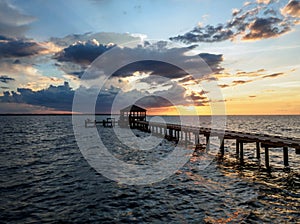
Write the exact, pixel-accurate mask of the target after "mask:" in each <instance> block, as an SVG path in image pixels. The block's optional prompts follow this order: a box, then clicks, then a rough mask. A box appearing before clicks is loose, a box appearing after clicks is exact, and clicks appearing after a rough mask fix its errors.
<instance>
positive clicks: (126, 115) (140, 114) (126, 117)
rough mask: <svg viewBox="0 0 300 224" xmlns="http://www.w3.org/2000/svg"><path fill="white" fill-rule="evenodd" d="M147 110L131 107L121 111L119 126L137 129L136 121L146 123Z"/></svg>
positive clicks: (135, 106)
mask: <svg viewBox="0 0 300 224" xmlns="http://www.w3.org/2000/svg"><path fill="white" fill-rule="evenodd" d="M146 113H147V110H146V109H144V108H142V107H139V106H137V105H129V106H128V107H125V108H123V109H122V110H120V120H119V125H120V126H121V127H128V126H129V127H130V128H135V127H136V123H135V121H146V116H147V114H146Z"/></svg>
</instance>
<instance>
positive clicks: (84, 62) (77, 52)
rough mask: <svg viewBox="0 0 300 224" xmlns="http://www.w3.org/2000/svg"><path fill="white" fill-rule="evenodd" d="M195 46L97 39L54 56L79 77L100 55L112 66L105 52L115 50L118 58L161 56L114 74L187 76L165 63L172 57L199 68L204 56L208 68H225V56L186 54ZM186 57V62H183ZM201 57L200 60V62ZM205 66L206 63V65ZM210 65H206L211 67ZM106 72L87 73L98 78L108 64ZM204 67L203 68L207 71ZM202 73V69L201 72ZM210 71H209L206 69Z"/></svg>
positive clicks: (91, 77)
mask: <svg viewBox="0 0 300 224" xmlns="http://www.w3.org/2000/svg"><path fill="white" fill-rule="evenodd" d="M194 47H195V46H190V47H185V48H167V42H165V41H159V42H157V43H153V44H150V43H147V42H146V43H145V44H144V46H141V45H139V46H137V47H135V48H129V47H119V46H116V45H102V44H99V43H98V42H96V41H95V40H92V41H88V42H79V43H76V44H73V45H70V46H69V47H67V48H65V49H63V50H62V51H60V52H58V53H57V54H56V55H55V56H54V59H56V60H57V61H58V63H56V65H57V66H59V67H60V68H61V69H62V70H63V71H64V72H66V73H67V74H71V75H74V76H77V77H82V75H83V73H84V71H85V69H86V68H87V67H88V65H90V64H91V63H92V62H93V61H94V60H95V59H96V58H97V57H98V56H101V60H102V61H104V62H105V63H107V64H108V67H109V65H110V64H111V63H114V62H113V61H106V56H105V54H103V53H105V52H107V51H109V50H112V49H113V53H114V54H116V60H119V61H120V60H125V59H126V58H127V57H129V58H130V57H131V56H133V57H135V58H158V60H139V61H136V62H133V63H131V64H127V65H125V66H123V67H121V68H120V69H118V70H117V71H115V72H114V73H113V74H112V77H129V76H132V75H133V73H134V72H137V71H138V72H145V73H150V74H151V75H159V76H164V77H166V78H169V79H178V78H183V77H185V76H187V75H188V74H187V73H186V72H185V71H183V70H182V69H180V68H178V67H176V66H175V65H171V64H168V63H166V62H163V61H164V60H168V58H172V59H174V60H176V58H178V60H180V63H184V64H185V65H186V66H187V67H189V68H191V69H194V68H198V70H199V67H200V66H201V65H199V60H200V58H202V59H203V60H204V61H205V62H206V63H207V65H208V66H207V68H208V67H210V69H211V70H212V71H213V72H217V71H220V70H222V69H223V68H222V67H221V66H220V64H221V62H222V61H223V57H222V55H217V54H209V53H202V54H199V55H194V56H187V55H185V53H186V52H188V51H190V50H192V49H193V48H194ZM182 60H184V61H182ZM197 60H198V61H197ZM202 66H204V64H203V65H202ZM207 68H205V69H206V70H207ZM101 69H102V70H101V71H102V73H101V72H99V71H100V70H99V69H98V73H97V74H92V73H89V74H88V75H86V76H84V78H85V79H95V78H97V77H99V75H101V74H102V75H103V74H106V75H108V73H109V72H108V71H106V68H105V66H103V68H101ZM205 69H204V68H203V70H205ZM198 72H199V73H201V71H198ZM206 72H207V71H206Z"/></svg>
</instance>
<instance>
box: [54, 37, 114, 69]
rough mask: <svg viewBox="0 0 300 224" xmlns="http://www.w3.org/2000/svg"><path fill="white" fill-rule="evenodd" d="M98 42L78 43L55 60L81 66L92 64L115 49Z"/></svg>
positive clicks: (59, 53) (58, 55)
mask: <svg viewBox="0 0 300 224" xmlns="http://www.w3.org/2000/svg"><path fill="white" fill-rule="evenodd" d="M113 47H114V45H113V46H112V45H109V46H108V45H102V44H98V43H97V42H96V41H87V42H78V43H76V44H73V45H70V46H69V47H67V48H65V49H63V50H62V51H61V52H58V53H57V54H56V55H55V56H54V58H55V59H57V60H58V61H60V62H73V63H77V64H81V65H88V64H90V63H92V62H93V61H94V60H95V59H96V58H97V57H98V56H100V55H101V54H103V53H104V52H106V51H108V50H110V49H111V48H113Z"/></svg>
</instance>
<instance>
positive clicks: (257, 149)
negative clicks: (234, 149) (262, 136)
mask: <svg viewBox="0 0 300 224" xmlns="http://www.w3.org/2000/svg"><path fill="white" fill-rule="evenodd" d="M256 158H257V159H260V146H259V142H256Z"/></svg>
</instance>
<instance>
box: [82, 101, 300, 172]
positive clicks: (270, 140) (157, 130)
mask: <svg viewBox="0 0 300 224" xmlns="http://www.w3.org/2000/svg"><path fill="white" fill-rule="evenodd" d="M146 113H147V110H146V109H144V108H142V107H140V106H137V105H129V106H127V107H125V108H124V109H122V110H120V119H119V121H118V122H117V121H115V119H114V118H107V119H106V120H103V121H91V120H86V121H85V127H90V126H92V127H95V126H96V125H97V124H101V125H103V126H104V127H113V126H115V125H116V124H118V125H119V126H120V127H121V128H131V129H139V130H141V131H144V132H149V133H151V134H153V135H156V136H159V137H162V138H165V139H167V140H169V141H174V142H175V143H176V144H178V143H180V144H182V145H184V146H185V147H187V146H188V145H190V144H191V141H192V140H193V141H194V142H192V144H193V145H194V146H195V150H199V149H200V150H201V149H202V148H204V149H205V150H206V151H209V148H210V140H211V138H212V137H216V138H217V140H219V144H218V145H220V147H219V155H220V156H221V157H222V156H224V154H225V140H226V139H229V140H233V141H235V156H236V158H237V159H238V161H239V163H240V165H241V166H243V165H244V163H245V161H244V156H245V153H244V145H245V144H248V143H252V144H255V151H256V152H255V154H256V158H257V160H258V161H260V160H261V153H264V158H265V166H266V169H267V170H270V168H271V166H270V153H269V149H270V148H282V157H283V165H284V168H285V169H286V170H289V153H290V152H291V151H293V150H295V153H296V154H298V155H300V139H299V138H290V137H283V136H276V135H267V134H257V133H249V132H239V131H230V130H219V129H212V128H206V127H194V126H187V125H179V124H170V123H167V124H166V123H158V122H148V121H146V117H147V114H146ZM192 136H193V138H192ZM201 137H202V139H205V142H204V143H200V139H201ZM203 145H204V146H205V147H202V146H203ZM263 151H264V152H263Z"/></svg>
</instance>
